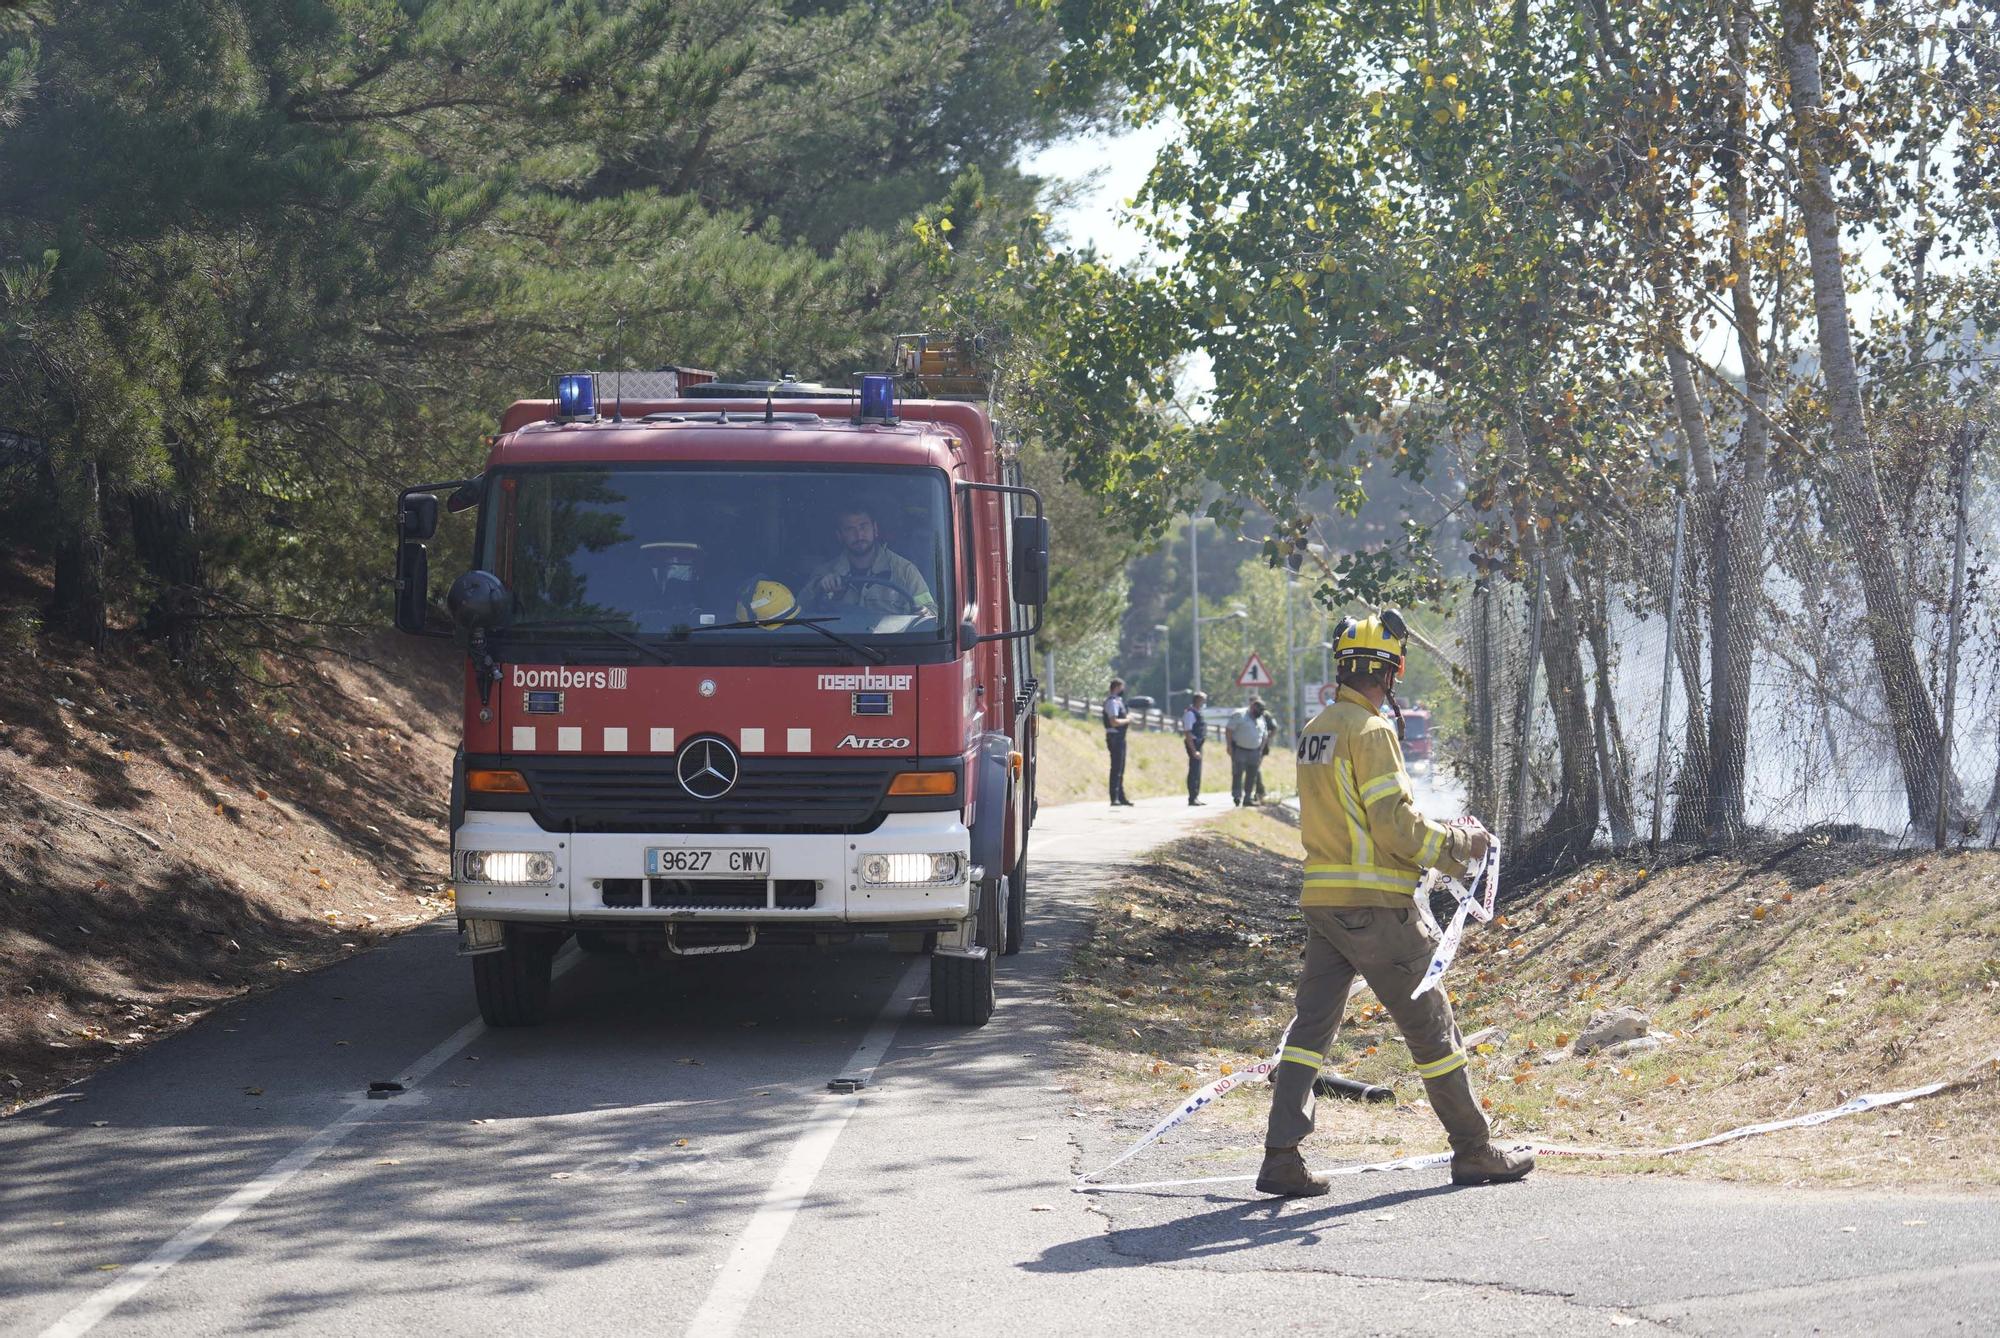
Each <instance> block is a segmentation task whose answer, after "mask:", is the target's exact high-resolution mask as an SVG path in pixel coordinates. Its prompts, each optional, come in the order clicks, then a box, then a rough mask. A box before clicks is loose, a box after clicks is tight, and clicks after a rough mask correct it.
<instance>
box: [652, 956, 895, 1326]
mask: <svg viewBox="0 0 2000 1338" xmlns="http://www.w3.org/2000/svg"><path fill="white" fill-rule="evenodd" d="M928 969H929V960H928V959H927V958H918V959H917V960H916V961H915V962H914V963H912V964H911V966H910V969H909V970H908V971H906V972H904V973H903V977H902V979H900V980H898V981H897V982H896V988H895V991H894V992H893V993H891V994H890V996H889V1002H888V1004H887V1005H886V1006H885V1007H884V1008H883V1009H882V1012H881V1014H880V1015H879V1016H878V1017H877V1018H876V1019H875V1023H874V1025H873V1026H871V1027H869V1028H868V1035H867V1037H866V1038H864V1039H863V1040H862V1042H861V1046H860V1048H859V1049H857V1050H856V1051H855V1052H854V1053H853V1054H852V1055H850V1056H849V1057H848V1060H847V1064H846V1066H845V1067H844V1068H842V1069H841V1070H840V1074H839V1076H841V1077H859V1078H864V1079H866V1078H872V1077H873V1076H874V1074H875V1066H876V1065H877V1064H880V1063H881V1062H882V1056H883V1054H884V1053H885V1052H886V1051H887V1050H888V1048H889V1042H890V1041H892V1040H894V1039H895V1036H896V1029H897V1028H898V1027H900V1026H901V1025H902V1024H903V1019H904V1018H906V1017H908V1016H909V1015H910V1011H911V1008H912V1006H913V1004H914V1002H915V991H916V990H917V988H918V985H919V981H920V980H921V979H922V976H923V973H924V972H925V971H927V970H928ZM860 1104H861V1098H860V1096H858V1095H856V1096H832V1095H829V1096H825V1097H822V1098H821V1099H820V1103H819V1105H818V1106H817V1107H816V1108H815V1109H814V1111H813V1113H812V1115H811V1117H810V1118H808V1119H807V1121H806V1127H805V1132H803V1133H802V1134H800V1135H799V1141H798V1142H797V1143H794V1144H793V1145H792V1151H791V1155H790V1156H788V1157H786V1158H785V1164H784V1165H783V1166H782V1167H780V1168H779V1170H778V1175H777V1178H776V1179H774V1180H773V1181H771V1187H770V1188H769V1189H767V1190H766V1191H764V1200H763V1202H761V1203H759V1204H758V1205H757V1211H756V1212H755V1213H754V1214H752V1215H751V1218H750V1222H749V1225H747V1226H745V1227H744V1228H743V1234H742V1235H741V1236H739V1237H737V1240H736V1248H735V1249H733V1250H731V1251H730V1252H729V1258H728V1259H727V1260H726V1261H725V1262H724V1263H723V1265H722V1271H721V1272H720V1273H719V1274H717V1275H716V1279H715V1285H714V1286H712V1287H710V1288H709V1292H708V1299H706V1300H704V1301H703V1302H702V1303H701V1309H699V1310H697V1311H695V1312H694V1318H693V1319H691V1320H689V1321H688V1326H687V1331H688V1333H689V1334H691V1335H698V1336H699V1338H728V1335H730V1334H733V1333H735V1332H736V1329H737V1326H738V1325H740V1324H741V1323H742V1322H743V1315H744V1312H746V1311H747V1310H749V1308H750V1302H751V1301H753V1300H755V1299H756V1296H757V1288H758V1287H759V1286H760V1285H761V1284H762V1283H763V1281H764V1274H765V1273H766V1272H767V1271H769V1269H770V1267H771V1261H772V1260H773V1259H774V1258H776V1257H777V1254H778V1247H779V1246H780V1245H782V1244H784V1241H785V1233H786V1232H787V1231H789V1230H791V1227H792V1219H793V1218H795V1217H797V1216H798V1215H799V1209H801V1208H803V1207H804V1206H805V1201H806V1195H807V1194H809V1193H811V1192H812V1186H813V1181H814V1180H815V1179H817V1178H818V1176H819V1172H820V1168H821V1167H823V1166H825V1165H826V1159H827V1157H828V1156H829V1155H830V1154H831V1153H832V1152H833V1145H834V1144H835V1143H836V1142H838V1141H839V1139H840V1131H841V1130H843V1129H845V1128H846V1127H847V1121H848V1120H849V1119H850V1118H852V1116H853V1115H854V1111H855V1108H856V1107H858V1106H859V1105H860Z"/></svg>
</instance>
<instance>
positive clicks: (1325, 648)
mask: <svg viewBox="0 0 2000 1338" xmlns="http://www.w3.org/2000/svg"><path fill="white" fill-rule="evenodd" d="M1332 650H1333V643H1332V642H1331V641H1322V642H1320V643H1319V644H1318V645H1317V646H1300V647H1299V648H1298V649H1297V650H1296V651H1294V652H1292V654H1293V655H1294V657H1296V656H1300V655H1310V654H1312V653H1313V652H1314V651H1318V652H1319V654H1320V664H1321V665H1322V666H1324V665H1325V663H1326V657H1327V656H1328V654H1330V653H1331V652H1332ZM1294 663H1295V664H1296V660H1295V661H1294ZM1319 681H1320V684H1321V690H1322V691H1324V689H1325V684H1326V670H1325V669H1324V668H1322V669H1321V670H1320V675H1319ZM1299 711H1300V718H1299V728H1300V729H1301V730H1303V729H1305V727H1306V721H1307V720H1309V719H1311V718H1312V717H1313V715H1315V714H1316V712H1315V711H1309V710H1307V709H1306V703H1305V699H1304V698H1303V697H1301V698H1300V699H1299Z"/></svg>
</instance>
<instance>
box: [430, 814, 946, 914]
mask: <svg viewBox="0 0 2000 1338" xmlns="http://www.w3.org/2000/svg"><path fill="white" fill-rule="evenodd" d="M663 846H664V847H674V846H692V847H707V848H714V847H718V846H751V847H757V848H761V849H768V850H769V851H770V852H771V871H770V877H771V879H772V880H773V881H774V882H775V881H777V880H781V879H802V880H803V879H809V880H812V881H814V882H816V883H818V884H819V887H818V890H817V893H816V895H815V898H814V903H813V905H812V906H810V907H799V908H796V909H792V908H781V909H764V910H738V909H728V910H682V909H676V910H655V909H652V908H651V907H648V906H644V905H640V906H606V905H605V904H604V889H603V886H602V884H603V882H604V881H605V880H606V879H614V878H616V879H632V878H637V879H643V878H644V877H645V875H646V851H647V850H648V849H649V848H655V847H663ZM971 848H972V842H971V835H970V833H968V832H967V831H966V828H965V824H964V823H963V822H961V821H960V820H959V815H958V814H956V813H891V814H888V815H887V816H885V817H884V818H883V819H882V825H881V826H880V827H877V828H876V829H875V830H874V831H872V832H868V833H867V834H865V835H859V836H839V835H811V836H796V835H776V834H772V835H758V834H753V833H730V834H728V835H712V834H703V833H698V832H676V833H671V834H666V833H637V834H623V833H593V832H586V833H582V834H580V835H577V836H564V835H558V834H555V833H551V832H545V831H543V830H542V829H541V828H540V827H539V826H537V825H536V823H535V820H534V819H533V818H532V817H530V816H529V815H528V814H526V813H490V812H480V811H477V810H474V811H471V812H468V813H467V814H466V815H465V823H464V825H463V826H461V827H460V828H459V829H458V830H457V831H456V832H454V833H452V874H453V880H454V881H453V883H452V888H453V890H454V892H456V894H457V897H458V913H459V914H460V915H461V916H466V917H476V918H481V919H495V920H539V921H550V920H558V921H570V920H622V921H627V922H630V921H633V920H662V921H664V920H730V921H744V920H758V921H766V922H783V921H787V920H797V921H820V922H824V921H829V920H832V921H841V922H850V923H857V924H866V923H868V922H870V921H876V922H883V923H893V922H898V921H900V922H904V923H908V922H911V921H918V920H937V921H956V920H963V919H964V918H965V917H967V916H968V915H970V914H971V913H972V888H971V884H970V883H969V882H966V881H964V880H961V881H959V882H958V883H955V884H935V885H925V886H908V887H905V886H886V887H884V886H871V885H869V884H866V883H863V882H862V881H861V878H860V876H859V874H858V873H857V872H856V867H857V865H858V864H859V862H860V861H861V859H862V858H863V857H864V856H867V855H877V854H940V853H946V852H949V853H955V854H957V855H959V856H961V857H962V858H961V860H960V864H961V866H963V865H964V864H965V863H966V862H967V861H968V860H969V858H970V855H971ZM460 850H524V851H546V852H548V853H549V854H550V855H553V856H554V857H555V861H556V876H555V881H554V882H553V883H551V884H549V885H548V886H546V887H502V886H494V885H492V884H488V883H467V882H460V881H457V874H458V867H459V866H458V852H459V851H460ZM642 900H643V898H642Z"/></svg>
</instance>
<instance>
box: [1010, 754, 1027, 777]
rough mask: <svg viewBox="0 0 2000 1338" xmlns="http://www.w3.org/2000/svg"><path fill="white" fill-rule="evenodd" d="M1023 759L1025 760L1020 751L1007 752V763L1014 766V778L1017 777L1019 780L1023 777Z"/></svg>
mask: <svg viewBox="0 0 2000 1338" xmlns="http://www.w3.org/2000/svg"><path fill="white" fill-rule="evenodd" d="M1022 761H1023V759H1022V757H1021V754H1019V753H1009V754H1007V764H1008V765H1009V766H1011V767H1013V768H1014V779H1015V780H1019V779H1021V762H1022Z"/></svg>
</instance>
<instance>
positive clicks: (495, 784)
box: [465, 771, 528, 794]
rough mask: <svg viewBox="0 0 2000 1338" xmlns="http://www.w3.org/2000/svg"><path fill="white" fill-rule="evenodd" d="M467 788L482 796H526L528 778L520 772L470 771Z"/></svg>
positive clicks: (467, 773)
mask: <svg viewBox="0 0 2000 1338" xmlns="http://www.w3.org/2000/svg"><path fill="white" fill-rule="evenodd" d="M465 788H466V789H468V790H475V791H477V792H478V793H480V794H526V793H528V778H527V777H526V776H523V775H522V774H521V773H520V772H518V771H468V772H466V773H465Z"/></svg>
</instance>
